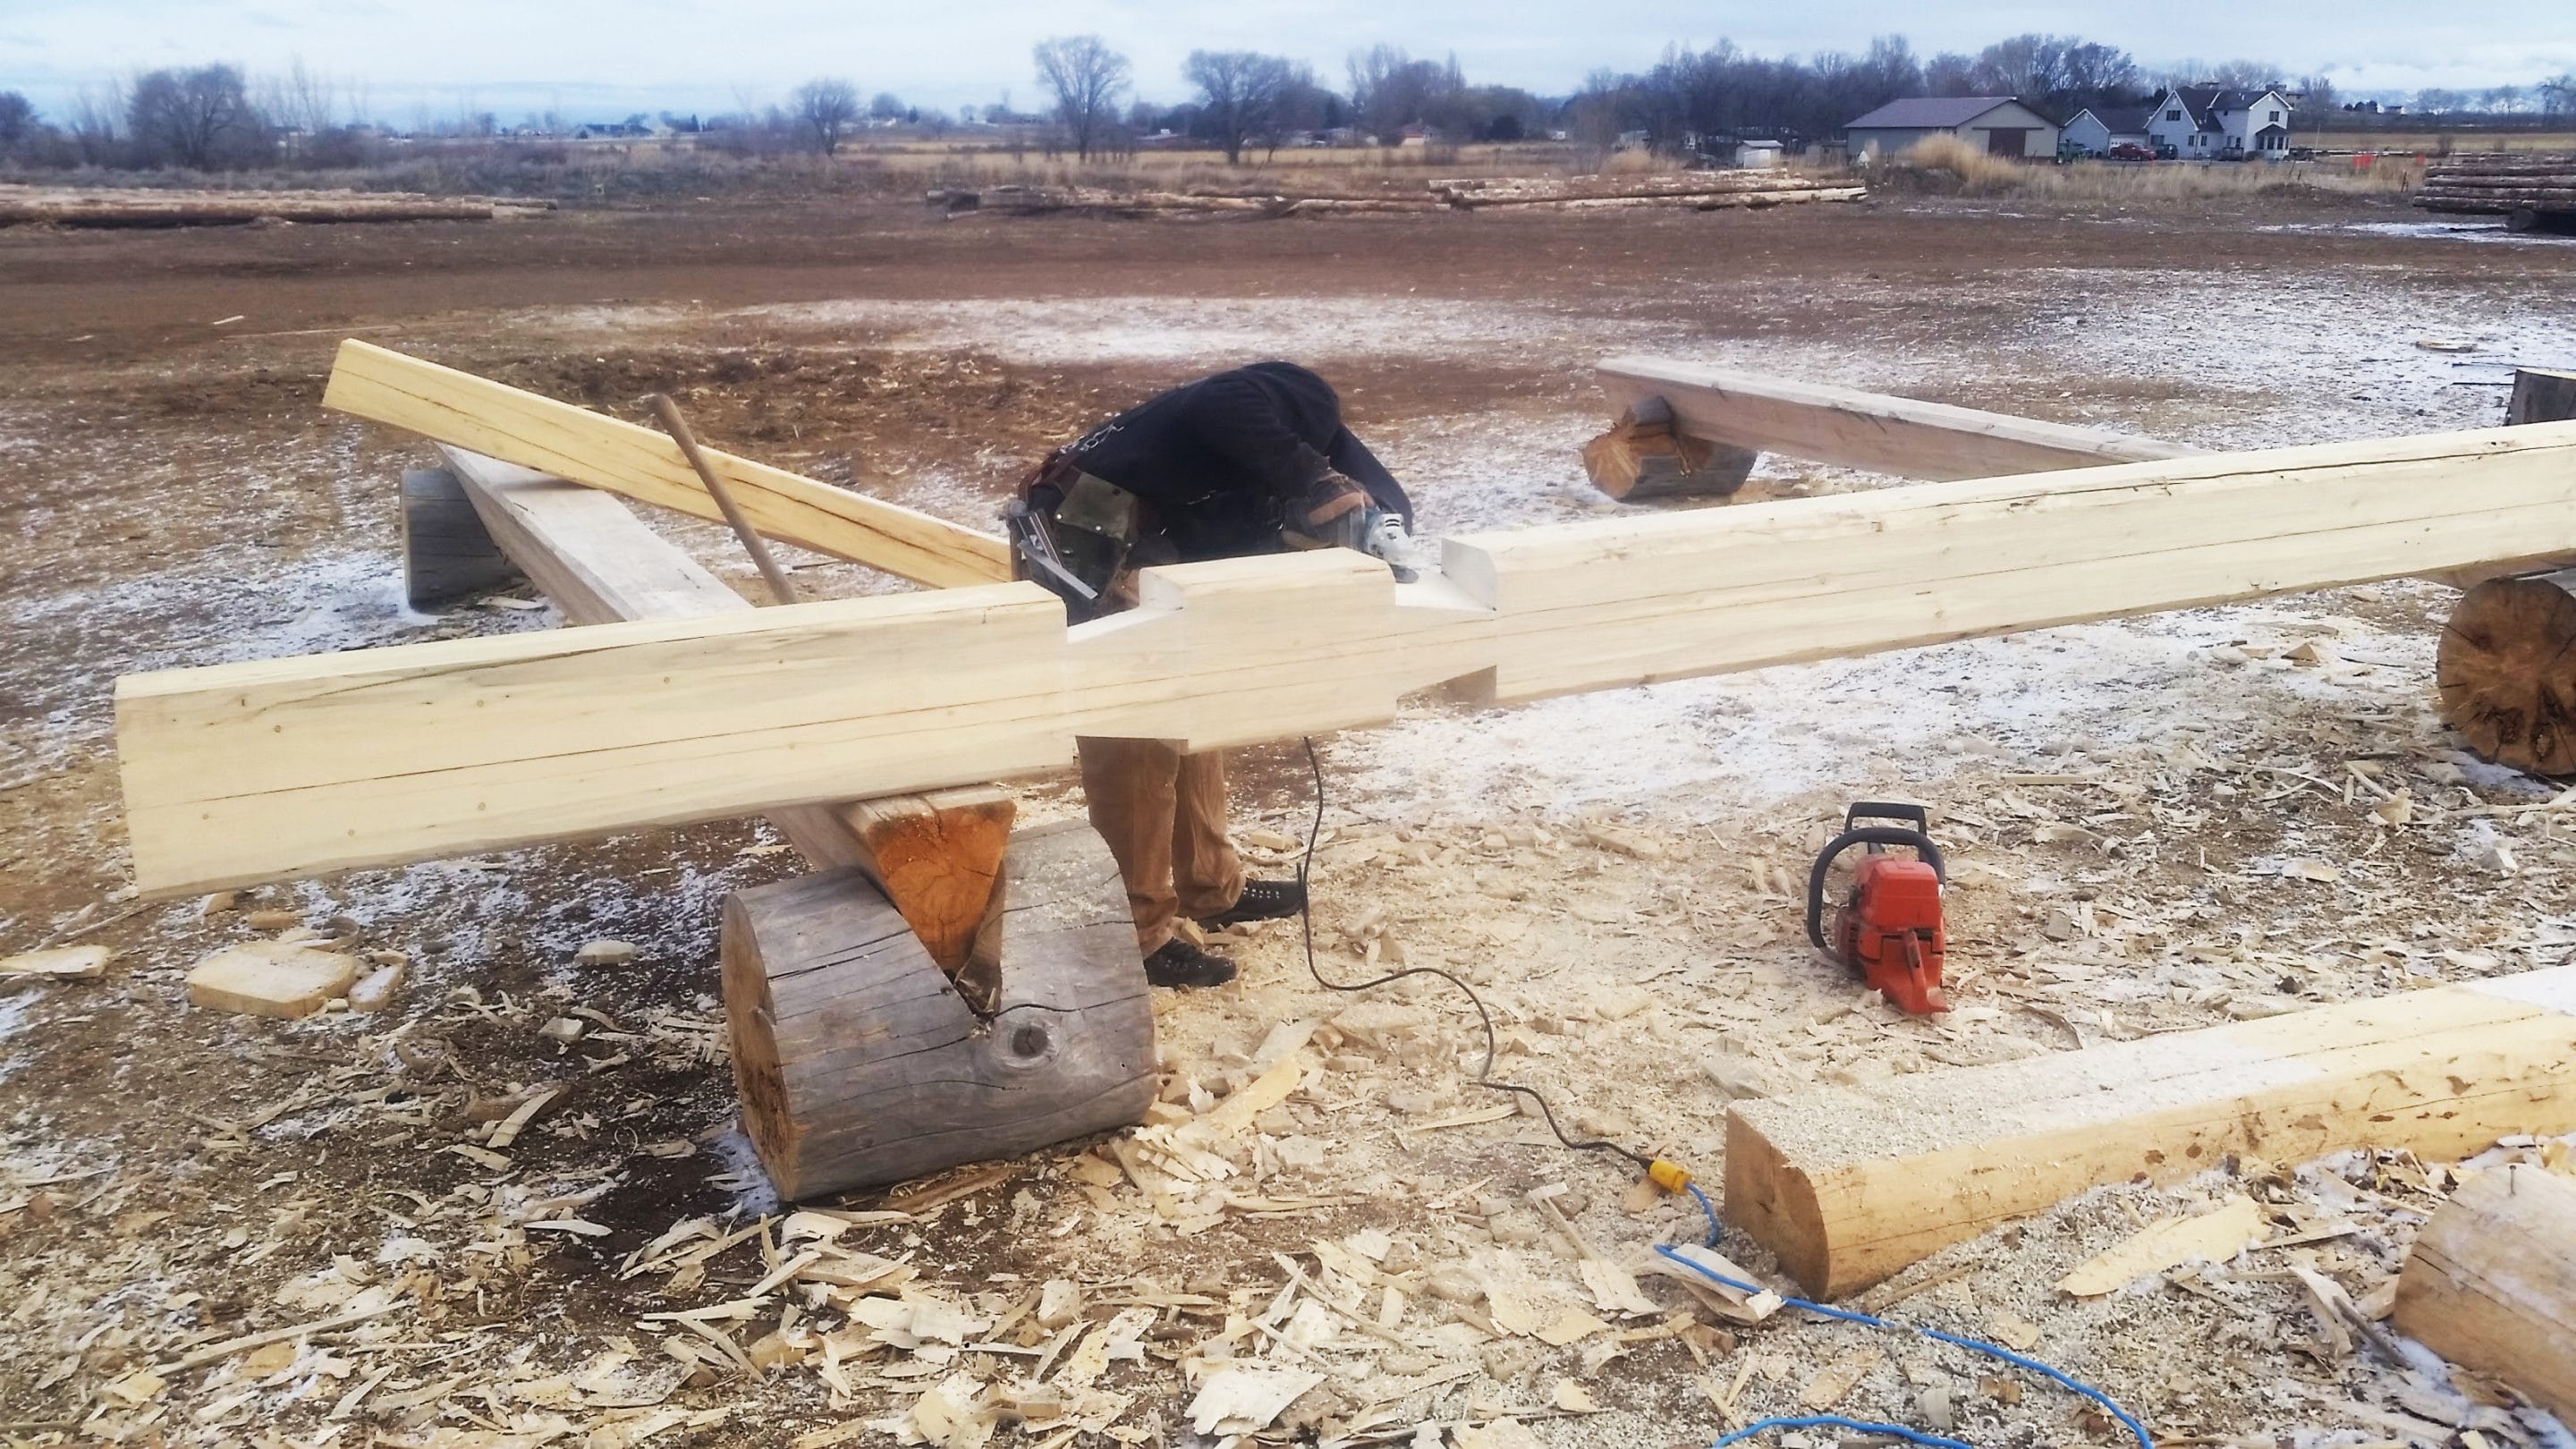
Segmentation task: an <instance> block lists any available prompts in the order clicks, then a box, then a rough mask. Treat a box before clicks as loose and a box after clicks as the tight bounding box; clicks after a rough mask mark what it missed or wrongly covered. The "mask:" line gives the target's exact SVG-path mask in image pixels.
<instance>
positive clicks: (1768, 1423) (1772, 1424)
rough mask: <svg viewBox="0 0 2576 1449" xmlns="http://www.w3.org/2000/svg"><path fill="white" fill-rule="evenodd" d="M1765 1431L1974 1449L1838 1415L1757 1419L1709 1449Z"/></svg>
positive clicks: (1719, 1448)
mask: <svg viewBox="0 0 2576 1449" xmlns="http://www.w3.org/2000/svg"><path fill="white" fill-rule="evenodd" d="M1765 1429H1858V1430H1860V1431H1862V1432H1863V1433H1868V1434H1893V1435H1895V1436H1896V1437H1897V1438H1899V1439H1902V1440H1904V1441H1905V1442H1907V1443H1908V1444H1921V1445H1925V1446H1927V1449H1976V1446H1975V1445H1973V1444H1968V1443H1963V1442H1961V1441H1960V1440H1957V1439H1944V1438H1942V1437H1941V1436H1940V1435H1938V1434H1926V1433H1923V1432H1922V1431H1920V1430H1917V1429H1908V1428H1906V1427H1905V1426H1904V1425H1902V1424H1872V1423H1869V1422H1867V1421H1865V1420H1861V1419H1846V1418H1844V1417H1843V1416H1842V1415H1840V1414H1815V1415H1810V1416H1809V1417H1807V1418H1804V1419H1756V1420H1754V1421H1753V1422H1752V1423H1750V1424H1747V1425H1745V1426H1744V1427H1743V1428H1741V1429H1738V1430H1736V1431H1735V1432H1734V1433H1732V1434H1727V1435H1723V1436H1721V1437H1720V1438H1719V1439H1718V1440H1717V1442H1715V1443H1713V1444H1711V1445H1709V1446H1708V1449H1726V1446H1727V1445H1729V1444H1733V1443H1735V1442H1737V1441H1738V1440H1742V1439H1750V1438H1752V1437H1753V1436H1754V1435H1756V1434H1759V1433H1761V1432H1762V1431H1763V1430H1765Z"/></svg>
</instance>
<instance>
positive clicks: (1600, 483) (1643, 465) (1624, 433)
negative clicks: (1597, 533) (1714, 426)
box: [1583, 397, 1761, 499]
mask: <svg viewBox="0 0 2576 1449" xmlns="http://www.w3.org/2000/svg"><path fill="white" fill-rule="evenodd" d="M1760 460H1761V455H1760V454H1759V453H1755V452H1752V451H1750V450H1748V449H1744V448H1737V447H1732V446H1730V445H1728V444H1725V443H1719V442H1714V441H1712V440H1710V439H1707V438H1694V437H1690V436H1688V435H1686V434H1684V433H1682V432H1681V431H1680V430H1679V429H1678V428H1677V427H1675V425H1674V421H1673V410H1672V408H1671V407H1670V406H1669V405H1667V404H1666V403H1665V402H1664V400H1663V399H1662V398H1657V397H1648V398H1641V399H1639V400H1638V401H1637V402H1636V404H1635V405H1633V406H1631V407H1630V408H1628V410H1627V411H1625V412H1622V413H1621V414H1619V421H1618V422H1617V423H1615V424H1613V425H1612V426H1611V428H1610V431H1608V432H1606V433H1603V434H1602V435H1601V436H1599V437H1597V438H1594V439H1593V440H1592V441H1590V442H1588V443H1586V444H1584V445H1583V471H1584V473H1585V474H1586V476H1588V477H1590V478H1591V479H1592V486H1593V487H1595V488H1598V489H1600V490H1601V491H1602V492H1604V493H1607V494H1609V495H1610V496H1611V497H1613V498H1619V499H1642V498H1655V497H1664V496H1670V495H1678V494H1696V495H1699V496H1703V497H1722V496H1724V495H1726V494H1729V493H1733V492H1734V491H1735V490H1737V489H1738V488H1741V487H1743V486H1744V480H1745V479H1746V478H1747V477H1749V476H1751V475H1752V472H1753V465H1754V464H1755V463H1757V462H1759V461H1760Z"/></svg>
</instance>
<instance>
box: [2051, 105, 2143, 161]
mask: <svg viewBox="0 0 2576 1449" xmlns="http://www.w3.org/2000/svg"><path fill="white" fill-rule="evenodd" d="M2152 114H2153V112H2151V111H2150V110H2148V108H2147V107H2145V106H2086V107H2085V108H2084V109H2082V110H2080V111H2077V112H2076V113H2075V114H2074V115H2072V116H2069V117H2068V118H2067V120H2066V145H2067V148H2068V149H2069V150H2072V151H2076V152H2079V153H2081V154H2083V155H2086V156H2108V155H2109V154H2111V148H2112V147H2114V146H2122V145H2128V146H2150V145H2153V144H2154V143H2153V142H2151V141H2149V140H2148V139H2147V117H2148V116H2149V115H2152Z"/></svg>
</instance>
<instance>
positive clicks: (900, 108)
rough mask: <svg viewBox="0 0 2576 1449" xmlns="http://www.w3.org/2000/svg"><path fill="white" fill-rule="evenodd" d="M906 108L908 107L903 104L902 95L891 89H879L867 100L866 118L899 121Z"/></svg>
mask: <svg viewBox="0 0 2576 1449" xmlns="http://www.w3.org/2000/svg"><path fill="white" fill-rule="evenodd" d="M908 109H910V108H909V107H907V106H905V105H904V103H903V97H901V96H899V95H896V94H895V93H894V92H892V91H879V92H877V93H876V97H875V98H874V99H873V100H870V101H869V102H868V119H869V120H871V121H900V120H902V119H903V116H904V112H905V111H906V110H908Z"/></svg>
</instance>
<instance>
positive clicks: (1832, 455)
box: [1599, 356, 2200, 480]
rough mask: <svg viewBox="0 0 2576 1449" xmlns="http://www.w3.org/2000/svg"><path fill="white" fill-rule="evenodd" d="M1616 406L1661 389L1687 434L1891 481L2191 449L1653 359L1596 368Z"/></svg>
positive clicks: (2149, 458) (2003, 472)
mask: <svg viewBox="0 0 2576 1449" xmlns="http://www.w3.org/2000/svg"><path fill="white" fill-rule="evenodd" d="M1599 372H1600V377H1601V388H1602V390H1603V391H1604V392H1606V393H1608V394H1609V395H1610V401H1611V403H1612V405H1613V406H1616V407H1620V408H1629V407H1634V406H1636V404H1637V403H1638V402H1640V401H1641V400H1643V399H1646V398H1651V397H1660V398H1662V399H1663V400H1664V401H1665V402H1666V403H1668V404H1669V405H1670V406H1671V407H1672V410H1673V413H1674V415H1675V416H1676V417H1677V418H1678V419H1679V422H1680V426H1681V430H1682V432H1684V433H1685V434H1687V435H1688V436H1690V437H1694V438H1705V439H1707V440H1709V441H1711V442H1718V443H1726V444H1730V445H1732V446H1734V447H1738V448H1749V449H1751V450H1753V451H1755V452H1760V453H1778V454H1780V455H1781V456H1783V457H1788V458H1802V459H1805V460H1806V461H1808V462H1811V463H1829V464H1833V465H1835V466H1838V467H1845V468H1865V469H1868V470H1870V471H1871V472H1876V473H1889V474H1893V475H1895V476H1896V477H1899V478H1930V479H1935V480H1947V479H1958V478H1997V477H2004V476H2007V475H2010V474H2016V473H2043V472H2050V471H2053V470H2057V469H2063V468H2093V467H2102V466H2105V465H2108V464H2113V463H2142V462H2156V461H2161V460H2166V459H2173V458H2187V457H2193V456H2199V455H2200V450H2199V449H2196V448H2188V447H2184V446H2183V445H2181V444H2179V443H2165V442H2159V441H2157V440H2156V439H2153V438H2135V437H2129V436H2126V435H2124V434H2120V433H2113V432H2106V431H2104V430H2102V429H2099V428H2080V427H2071V426H2069V425H2067V424H2064V423H2044V422H2039V421H2037V420H2035V419H2031V418H2017V417H2013V416H2011V415H2009V414H2006V413H1989V412H1980V411H1978V410H1977V409H1975V408H1962V407H1952V406H1950V405H1949V404H1947V403H1929V402H1917V401H1915V400H1914V399H1912V398H1903V397H1890V396H1887V395H1885V394H1883V393H1872V392H1860V391H1858V390H1855V389H1852V388H1845V387H1833V386H1829V385H1827V384H1824V383H1814V382H1793V381H1789V380H1787V379H1784V378H1776V377H1762V376H1757V375H1755V374H1752V373H1747V372H1738V371H1734V370H1731V369H1727V368H1719V367H1700V366H1696V365H1694V364H1691V363H1686V362H1668V361H1665V360H1663V359H1661V358H1656V357H1644V356H1631V357H1614V358H1611V359H1610V360H1609V361H1607V362H1604V363H1602V364H1600V367H1599Z"/></svg>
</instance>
